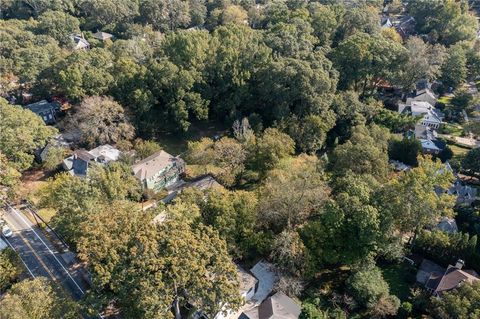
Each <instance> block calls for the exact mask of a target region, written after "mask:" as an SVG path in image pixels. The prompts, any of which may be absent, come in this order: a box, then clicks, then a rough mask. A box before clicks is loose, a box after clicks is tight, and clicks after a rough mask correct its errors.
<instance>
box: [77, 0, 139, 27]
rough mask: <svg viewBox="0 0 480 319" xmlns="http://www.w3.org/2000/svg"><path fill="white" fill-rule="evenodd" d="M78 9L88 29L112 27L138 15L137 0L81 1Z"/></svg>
mask: <svg viewBox="0 0 480 319" xmlns="http://www.w3.org/2000/svg"><path fill="white" fill-rule="evenodd" d="M79 10H80V12H81V13H82V15H83V16H85V19H86V24H87V26H89V28H90V29H92V30H94V29H103V28H104V27H110V28H114V27H115V24H117V23H125V22H130V21H132V20H133V19H134V18H135V17H136V16H137V15H138V1H130V0H90V1H82V2H81V3H80V8H79Z"/></svg>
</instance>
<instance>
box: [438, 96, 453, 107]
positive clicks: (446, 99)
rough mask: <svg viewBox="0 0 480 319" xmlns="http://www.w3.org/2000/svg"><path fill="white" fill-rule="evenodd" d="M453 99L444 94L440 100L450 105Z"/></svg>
mask: <svg viewBox="0 0 480 319" xmlns="http://www.w3.org/2000/svg"><path fill="white" fill-rule="evenodd" d="M451 100H452V97H451V96H445V95H444V96H442V97H440V98H439V99H438V102H440V103H443V104H445V105H449V104H450V101H451Z"/></svg>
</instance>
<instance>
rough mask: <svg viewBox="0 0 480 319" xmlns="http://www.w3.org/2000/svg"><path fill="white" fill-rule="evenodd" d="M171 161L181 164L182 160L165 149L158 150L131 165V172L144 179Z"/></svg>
mask: <svg viewBox="0 0 480 319" xmlns="http://www.w3.org/2000/svg"><path fill="white" fill-rule="evenodd" d="M172 163H178V164H181V165H183V160H182V159H181V158H178V157H175V156H173V155H170V154H168V153H167V152H165V151H160V152H157V153H155V154H153V155H151V156H149V157H147V158H146V159H144V160H142V161H140V162H138V163H136V164H135V165H133V166H132V169H133V174H135V176H136V177H137V178H138V179H140V180H144V179H147V178H150V177H152V176H154V175H155V174H156V173H158V172H159V171H161V170H162V169H164V168H166V167H167V166H169V165H170V164H172Z"/></svg>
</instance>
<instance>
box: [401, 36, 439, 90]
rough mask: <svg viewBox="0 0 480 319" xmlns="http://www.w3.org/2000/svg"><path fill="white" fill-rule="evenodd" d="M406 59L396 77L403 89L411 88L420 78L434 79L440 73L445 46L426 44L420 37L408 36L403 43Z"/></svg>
mask: <svg viewBox="0 0 480 319" xmlns="http://www.w3.org/2000/svg"><path fill="white" fill-rule="evenodd" d="M405 47H406V48H407V50H408V60H407V61H406V63H405V64H404V65H403V67H402V70H401V72H400V74H399V76H398V78H397V79H396V82H397V83H398V85H400V86H401V87H402V88H403V89H404V90H413V89H414V88H415V84H416V83H417V82H418V81H419V80H422V79H427V80H430V81H432V80H436V79H438V78H439V77H440V75H441V67H442V65H443V64H444V61H445V59H446V57H447V54H446V50H445V48H444V47H443V46H442V45H440V44H435V45H433V44H428V43H425V42H424V41H423V40H422V39H421V38H418V37H409V38H408V39H407V41H406V43H405Z"/></svg>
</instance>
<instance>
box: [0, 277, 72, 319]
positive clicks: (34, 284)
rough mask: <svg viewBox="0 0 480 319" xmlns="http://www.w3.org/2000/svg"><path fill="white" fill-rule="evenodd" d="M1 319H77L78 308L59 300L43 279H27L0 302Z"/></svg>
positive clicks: (61, 299) (16, 285)
mask: <svg viewBox="0 0 480 319" xmlns="http://www.w3.org/2000/svg"><path fill="white" fill-rule="evenodd" d="M0 307H1V308H2V311H1V312H0V318H1V319H17V318H31V319H50V318H65V319H74V318H78V316H79V313H78V311H77V309H78V306H77V305H76V304H75V303H74V302H73V301H70V300H68V299H64V298H61V297H60V296H59V295H58V294H57V293H56V292H55V290H54V289H53V288H52V286H50V284H49V283H48V282H47V279H45V278H42V277H40V278H35V279H27V280H24V281H22V282H20V283H18V284H15V285H13V286H12V288H11V289H10V290H9V291H8V292H7V293H6V294H5V296H4V297H3V298H2V299H1V300H0Z"/></svg>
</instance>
